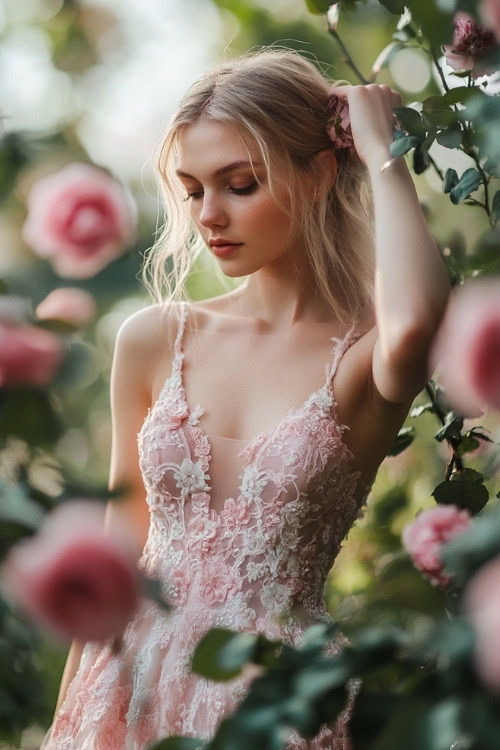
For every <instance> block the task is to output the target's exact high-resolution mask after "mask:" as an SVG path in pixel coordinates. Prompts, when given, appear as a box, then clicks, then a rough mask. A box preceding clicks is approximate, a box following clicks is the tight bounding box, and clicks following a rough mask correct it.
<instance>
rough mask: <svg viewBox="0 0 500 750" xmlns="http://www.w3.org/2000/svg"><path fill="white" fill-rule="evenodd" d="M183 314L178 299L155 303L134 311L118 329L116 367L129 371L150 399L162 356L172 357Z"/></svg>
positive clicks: (114, 360) (128, 375)
mask: <svg viewBox="0 0 500 750" xmlns="http://www.w3.org/2000/svg"><path fill="white" fill-rule="evenodd" d="M179 315H180V303H178V302H169V303H164V304H153V305H149V306H147V307H145V308H143V309H142V310H138V311H137V312H135V313H133V314H132V315H130V316H129V317H128V318H126V320H124V321H123V323H122V324H121V326H120V328H119V330H118V334H117V337H116V342H115V352H114V358H113V368H114V369H115V370H119V371H120V372H123V373H126V375H127V378H128V379H130V380H131V381H133V382H134V383H135V386H136V388H138V389H140V391H141V392H142V394H143V396H144V397H145V398H146V400H147V401H148V402H150V397H151V385H152V382H153V379H154V376H155V372H156V370H157V367H158V364H159V362H160V360H163V359H166V360H169V359H170V354H171V352H172V349H173V342H174V341H175V335H176V332H177V329H178V325H179Z"/></svg>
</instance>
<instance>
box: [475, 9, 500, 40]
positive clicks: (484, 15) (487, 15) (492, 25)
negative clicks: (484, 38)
mask: <svg viewBox="0 0 500 750" xmlns="http://www.w3.org/2000/svg"><path fill="white" fill-rule="evenodd" d="M479 15H480V17H481V21H482V22H483V23H484V25H485V27H486V28H487V29H491V30H492V31H493V33H494V35H495V38H496V40H497V42H500V2H498V0H481V2H480V4H479Z"/></svg>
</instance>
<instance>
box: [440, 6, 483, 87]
mask: <svg viewBox="0 0 500 750" xmlns="http://www.w3.org/2000/svg"><path fill="white" fill-rule="evenodd" d="M454 23H455V29H454V34H453V44H443V45H442V51H443V54H444V56H445V58H446V62H447V63H448V65H449V66H450V67H452V68H453V69H454V70H470V71H471V73H472V77H473V78H479V77H480V76H484V75H488V74H490V73H494V72H495V70H496V68H495V67H491V66H489V65H486V63H485V62H484V61H483V59H482V58H483V57H484V55H485V54H486V52H488V51H489V50H490V49H491V48H492V47H494V45H495V37H494V34H493V32H492V31H490V30H489V29H484V28H483V27H481V26H478V25H477V24H476V23H475V22H474V21H473V19H472V18H471V17H470V16H469V15H468V14H467V13H463V12H461V11H460V12H458V13H455V17H454Z"/></svg>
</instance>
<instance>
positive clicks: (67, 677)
mask: <svg viewBox="0 0 500 750" xmlns="http://www.w3.org/2000/svg"><path fill="white" fill-rule="evenodd" d="M84 646H85V643H83V642H82V641H73V643H72V644H71V647H70V649H69V652H68V657H67V659H66V664H65V667H64V672H63V674H62V678H61V685H60V687H59V695H58V696H57V703H56V710H55V715H57V713H58V711H59V709H60V707H61V705H62V702H63V701H64V698H65V697H66V693H67V691H68V687H69V684H70V682H71V681H72V679H73V677H74V676H75V674H76V673H77V671H78V667H79V666H80V660H81V656H82V651H83V647H84Z"/></svg>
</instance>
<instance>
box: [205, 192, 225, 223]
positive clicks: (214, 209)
mask: <svg viewBox="0 0 500 750" xmlns="http://www.w3.org/2000/svg"><path fill="white" fill-rule="evenodd" d="M198 219H199V222H200V224H202V225H203V226H204V227H207V228H209V227H211V226H213V225H214V224H216V225H217V226H220V225H223V226H224V225H225V224H227V212H226V210H225V208H224V206H223V201H222V200H221V199H220V198H219V197H217V195H216V194H215V193H208V192H205V194H204V195H203V198H202V205H201V209H200V213H199V216H198Z"/></svg>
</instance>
